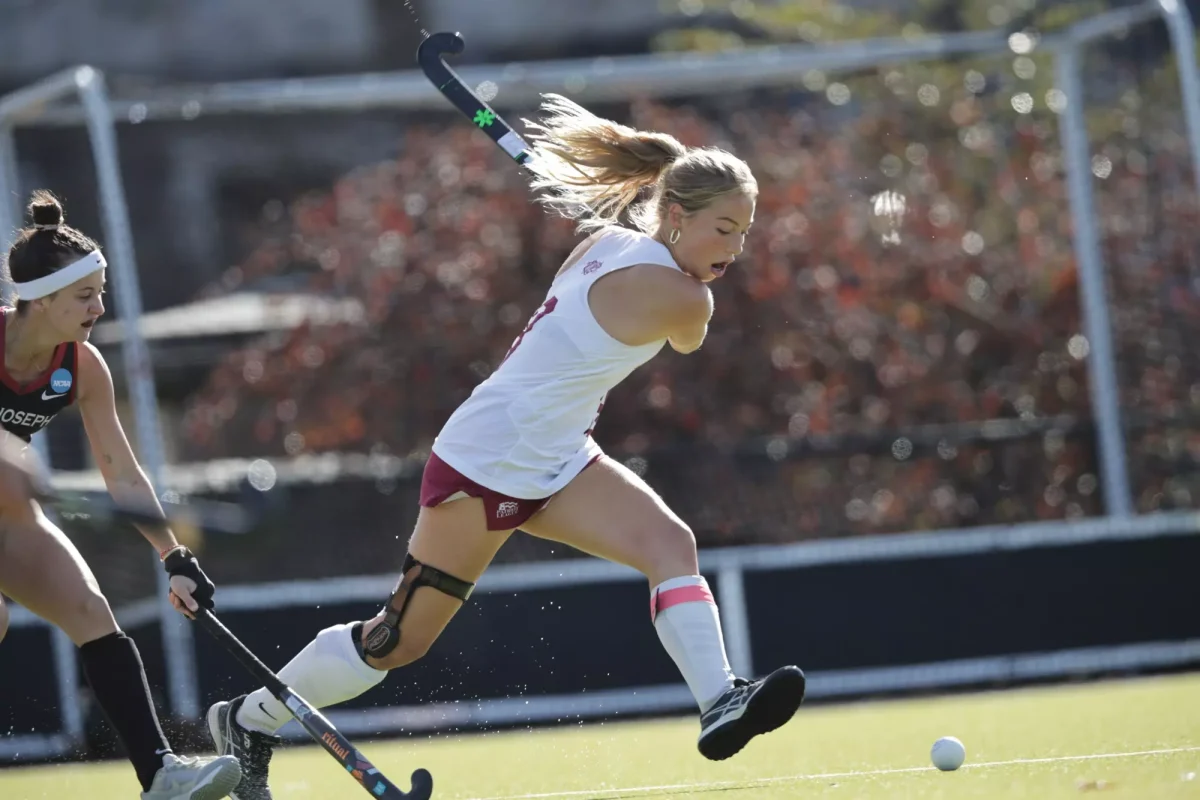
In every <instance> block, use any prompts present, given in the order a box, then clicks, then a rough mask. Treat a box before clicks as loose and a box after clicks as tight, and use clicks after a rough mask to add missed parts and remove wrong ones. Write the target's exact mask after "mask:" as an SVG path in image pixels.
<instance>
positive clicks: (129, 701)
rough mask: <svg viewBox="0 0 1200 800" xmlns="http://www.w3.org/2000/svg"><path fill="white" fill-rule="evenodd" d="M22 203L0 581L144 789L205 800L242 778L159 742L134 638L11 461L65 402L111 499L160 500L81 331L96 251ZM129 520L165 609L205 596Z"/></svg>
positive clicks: (89, 316) (5, 337)
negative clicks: (83, 678) (35, 620)
mask: <svg viewBox="0 0 1200 800" xmlns="http://www.w3.org/2000/svg"><path fill="white" fill-rule="evenodd" d="M29 210H30V213H31V214H32V217H33V225H32V226H31V227H28V228H25V229H23V230H22V231H20V232H19V234H18V235H17V239H16V241H15V242H14V243H13V245H12V247H11V249H10V250H9V252H8V262H7V268H8V275H7V276H6V277H7V278H8V279H9V280H11V281H12V283H13V285H14V288H15V289H16V293H17V297H18V301H17V305H16V308H3V309H2V310H0V313H2V318H0V351H2V352H3V354H4V358H3V363H2V364H0V427H2V428H3V430H2V431H0V438H3V440H4V444H5V445H6V447H5V450H6V451H7V452H8V453H9V454H10V455H8V456H6V460H5V462H4V465H3V469H2V472H0V475H2V477H0V591H2V592H3V593H4V594H6V595H8V596H9V597H11V598H13V599H14V600H16V601H17V602H18V603H20V604H21V605H23V606H25V607H26V608H28V609H29V610H30V611H32V612H33V613H35V614H37V615H38V616H40V617H42V618H43V619H45V620H47V621H49V622H51V623H53V624H54V625H56V626H58V627H59V628H61V629H62V630H63V632H65V633H66V634H67V636H69V637H70V638H71V641H73V642H74V643H75V645H76V646H77V647H78V648H79V654H80V657H81V659H82V661H83V669H84V672H85V673H86V675H87V679H88V683H89V684H90V685H91V687H92V692H93V693H94V694H95V697H96V702H97V703H99V704H100V707H101V708H102V709H103V710H104V713H105V714H106V715H107V717H108V719H109V721H110V722H111V723H112V726H113V728H115V729H116V732H117V736H118V737H119V738H120V740H121V743H122V744H123V745H124V747H125V752H126V753H127V754H128V756H129V760H130V761H131V762H132V763H133V768H134V771H135V772H136V773H137V777H138V780H139V781H140V782H141V784H142V789H143V790H144V791H143V792H142V798H144V800H217V799H218V798H222V797H226V796H228V794H229V791H230V790H231V789H233V787H234V786H236V785H237V782H238V780H239V779H240V778H241V768H240V766H239V765H238V762H237V759H236V758H232V757H229V756H220V757H218V758H191V757H186V756H177V755H175V754H174V752H172V750H171V745H170V744H168V743H167V740H166V738H165V737H164V736H163V732H162V727H161V726H160V725H159V722H158V717H157V716H156V714H155V710H154V704H153V701H152V700H151V698H150V689H149V686H148V684H147V682H146V674H145V672H144V670H143V669H142V659H141V656H140V655H139V653H138V649H137V646H136V645H135V644H134V642H133V640H132V639H130V638H129V637H128V636H126V635H125V634H124V633H123V632H122V631H121V629H120V628H119V627H118V626H117V622H116V620H115V619H114V618H113V614H112V611H111V610H110V609H109V606H108V601H107V600H105V598H104V595H103V594H101V593H100V587H99V586H98V585H97V583H96V579H95V577H94V576H93V575H92V572H91V570H90V569H88V566H87V564H86V563H84V561H83V558H82V557H81V556H80V554H79V551H78V550H77V549H76V548H75V546H74V545H73V544H72V543H71V541H70V540H69V539H68V538H67V537H66V536H64V535H63V533H62V531H60V530H59V529H58V528H56V527H55V526H54V524H53V523H52V522H50V520H48V519H47V518H46V516H45V515H44V514H43V513H42V511H41V509H40V508H39V507H38V505H37V503H36V502H34V501H33V500H32V499H31V491H30V490H31V484H30V483H29V481H28V480H27V477H28V476H27V475H26V474H25V473H22V472H21V471H20V469H19V468H18V467H17V466H16V464H15V463H14V462H13V461H12V460H11V459H12V458H13V456H12V455H11V454H12V453H13V452H14V450H16V451H17V452H19V451H20V450H22V449H24V448H25V447H26V446H27V445H28V443H29V441H30V439H31V437H32V436H33V434H34V433H36V432H38V431H39V430H41V429H43V428H45V427H46V426H47V425H49V424H50V421H51V420H53V419H54V417H55V415H56V414H58V412H60V411H62V410H63V409H64V408H66V407H67V406H69V405H71V404H72V403H78V404H79V410H80V412H81V414H82V416H83V422H84V427H85V428H86V430H87V436H88V441H89V442H90V444H91V447H92V453H93V455H94V457H95V460H96V464H97V466H98V467H99V468H100V472H101V474H102V475H103V476H104V482H105V484H106V485H107V487H108V490H109V492H110V493H111V494H112V496H113V499H114V500H116V501H117V502H119V503H123V504H127V505H129V506H133V507H137V508H144V509H154V510H155V512H156V513H161V506H160V505H159V503H158V498H157V497H156V496H155V494H154V489H153V488H152V487H151V486H150V482H149V481H148V480H147V479H146V476H145V474H144V473H143V472H142V470H141V467H140V466H139V465H138V463H137V459H136V458H135V457H134V455H133V451H132V450H131V449H130V447H129V442H128V441H127V440H126V438H125V433H124V431H123V430H122V428H121V423H120V421H119V420H118V419H117V411H116V405H115V402H114V399H113V384H112V376H111V375H110V374H109V371H108V366H107V365H106V364H105V363H104V359H103V358H102V357H101V356H100V353H99V351H97V350H96V348H95V347H93V346H92V345H91V344H89V343H88V341H87V340H88V336H89V334H90V332H91V329H92V326H93V325H94V324H95V322H96V320H97V319H99V318H100V315H101V314H103V313H104V301H103V299H102V295H103V293H104V272H105V261H104V257H103V256H102V255H101V254H100V250H99V248H98V247H97V245H96V243H95V242H93V241H92V240H91V239H89V238H88V237H87V236H85V235H83V234H82V233H80V232H79V231H77V230H75V229H74V228H71V227H69V226H67V225H65V224H64V223H63V210H62V206H61V205H60V204H59V202H58V200H57V199H55V198H54V197H53V196H52V195H50V194H49V193H47V192H37V193H35V194H34V196H33V201H32V202H31V203H30V206H29ZM29 455H30V457H32V454H29ZM23 475H25V478H23V477H22V476H23ZM141 532H142V534H143V535H144V536H145V537H146V539H148V540H149V541H150V543H151V544H152V545H154V546H155V548H157V550H158V552H159V554H160V556H161V557H162V559H163V562H164V567H165V569H166V570H167V572H168V573H170V575H171V601H172V603H173V604H174V606H175V608H177V609H179V610H180V611H181V612H183V613H187V612H188V611H195V610H197V609H198V608H199V607H200V606H201V605H205V606H210V605H211V603H212V596H213V589H214V587H213V584H212V582H211V581H209V579H208V578H207V577H206V576H205V574H204V572H202V571H201V569H200V565H199V564H198V563H197V561H196V558H195V557H194V556H193V555H192V554H191V553H190V552H189V551H188V550H187V548H185V547H183V546H182V545H180V544H179V543H178V542H177V541H176V540H175V535H174V533H172V531H171V530H170V528H168V527H167V526H166V525H165V524H164V525H163V526H161V527H151V526H145V527H142V528H141ZM0 658H3V655H2V653H0Z"/></svg>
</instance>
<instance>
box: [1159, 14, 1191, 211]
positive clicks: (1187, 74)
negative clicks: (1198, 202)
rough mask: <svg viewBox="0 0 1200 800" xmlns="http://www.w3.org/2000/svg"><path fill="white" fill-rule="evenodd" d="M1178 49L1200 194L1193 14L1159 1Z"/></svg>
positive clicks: (1176, 57)
mask: <svg viewBox="0 0 1200 800" xmlns="http://www.w3.org/2000/svg"><path fill="white" fill-rule="evenodd" d="M1158 4H1159V7H1160V8H1161V9H1162V12H1163V19H1164V20H1165V21H1166V23H1167V32H1168V33H1169V34H1170V36H1171V45H1172V46H1173V47H1174V49H1175V61H1176V67H1177V69H1178V70H1179V87H1180V94H1182V95H1183V114H1184V118H1185V119H1186V120H1187V133H1188V135H1187V139H1188V144H1189V145H1190V146H1191V150H1192V171H1193V172H1194V173H1195V177H1196V188H1197V191H1200V74H1198V73H1197V68H1196V40H1195V38H1194V37H1195V35H1196V34H1195V32H1194V30H1193V28H1192V15H1191V14H1189V13H1188V10H1187V5H1186V4H1184V3H1180V2H1178V0H1158Z"/></svg>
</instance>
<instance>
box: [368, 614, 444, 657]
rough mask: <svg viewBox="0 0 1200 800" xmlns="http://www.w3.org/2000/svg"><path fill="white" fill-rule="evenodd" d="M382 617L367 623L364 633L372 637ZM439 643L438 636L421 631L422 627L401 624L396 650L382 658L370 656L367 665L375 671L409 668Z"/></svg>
mask: <svg viewBox="0 0 1200 800" xmlns="http://www.w3.org/2000/svg"><path fill="white" fill-rule="evenodd" d="M382 619H383V618H382V617H380V618H378V619H376V620H372V621H371V622H369V623H367V624H366V625H365V626H364V627H365V631H364V633H365V634H366V635H370V632H371V630H372V628H373V627H374V625H376V624H379V623H381V622H382ZM435 641H437V634H435V633H434V634H431V633H428V632H426V631H423V630H421V626H420V625H415V624H412V623H411V622H410V623H409V624H405V623H403V622H402V623H401V624H400V641H399V642H398V643H397V644H396V646H395V648H394V649H393V650H392V651H391V652H389V653H387V654H386V655H382V656H378V657H376V656H369V658H368V659H367V663H368V664H370V665H371V666H372V667H374V668H375V669H384V670H392V669H398V668H399V667H404V666H408V665H409V664H412V663H413V662H415V661H419V660H421V659H422V658H424V657H425V654H426V653H428V652H429V648H430V647H433V643H434V642H435Z"/></svg>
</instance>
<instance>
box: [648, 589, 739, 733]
mask: <svg viewBox="0 0 1200 800" xmlns="http://www.w3.org/2000/svg"><path fill="white" fill-rule="evenodd" d="M650 618H651V620H653V622H654V629H655V630H656V631H658V638H659V640H660V641H662V643H663V647H665V648H666V650H667V654H668V655H670V656H671V658H672V659H673V660H674V661H675V666H677V667H679V671H680V672H681V673H683V679H684V680H685V681H687V685H688V688H689V689H691V690H692V696H693V697H695V698H696V703H697V704H698V705H699V706H700V710H701V711H704V710H706V709H707V708H708V707H709V706H711V705H712V703H713V701H714V700H716V699H717V698H718V697H720V696H721V693H722V692H724V691H725V690H726V689H728V688H729V687H730V686H732V685H733V670H731V669H730V668H729V659H728V657H727V656H726V655H725V638H724V637H723V636H722V635H721V618H720V615H719V614H718V613H717V603H716V601H715V600H713V596H712V592H711V591H709V588H708V581H706V580H704V577H703V576H701V575H685V576H684V577H682V578H672V579H671V580H669V581H663V582H662V583H660V584H659V585H658V586H656V587H654V588H653V589H651V590H650Z"/></svg>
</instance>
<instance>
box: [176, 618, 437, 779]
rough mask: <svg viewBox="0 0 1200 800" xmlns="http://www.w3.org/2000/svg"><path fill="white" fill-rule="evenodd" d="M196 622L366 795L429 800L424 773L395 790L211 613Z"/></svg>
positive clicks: (416, 773) (428, 777)
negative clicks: (404, 788) (406, 787)
mask: <svg viewBox="0 0 1200 800" xmlns="http://www.w3.org/2000/svg"><path fill="white" fill-rule="evenodd" d="M196 621H197V622H199V623H200V626H201V627H203V628H204V629H205V630H206V631H208V632H209V633H210V634H212V636H213V638H215V639H216V640H217V641H218V642H220V643H221V644H222V645H223V646H224V647H225V649H226V650H228V651H229V652H230V653H232V654H233V655H234V657H236V658H237V660H238V661H241V662H242V666H244V667H245V668H246V669H247V670H249V672H250V674H251V675H253V676H254V678H255V679H256V680H258V681H261V682H262V684H263V685H264V686H266V687H267V691H269V692H270V693H271V694H273V695H275V697H276V698H278V699H279V702H281V703H283V704H284V705H285V706H287V708H288V710H289V711H291V712H292V715H293V716H294V717H295V718H296V721H297V722H299V723H300V725H301V726H303V728H304V730H306V731H308V735H309V736H311V737H312V738H313V739H314V740H315V741H316V742H317V744H319V745H321V746H322V747H324V748H325V751H326V752H328V753H329V754H330V755H331V756H333V757H334V758H335V759H337V761H338V763H339V764H341V765H342V766H343V767H345V768H346V771H347V772H349V773H350V776H351V777H353V778H354V779H355V780H356V781H358V782H359V783H360V784H361V785H362V787H363V789H365V790H366V791H367V792H368V793H369V794H371V795H373V796H374V797H379V798H383V800H429V798H430V797H431V796H432V795H433V776H432V775H430V774H429V771H428V770H424V769H419V770H417V771H416V772H414V773H413V774H412V789H411V790H409V791H408V792H402V791H401V790H400V789H399V788H397V786H396V785H395V784H394V783H392V782H391V781H389V780H388V779H387V778H386V777H384V775H383V773H382V772H380V771H379V770H378V769H376V768H375V765H373V764H372V763H371V762H370V761H368V760H367V757H366V756H364V755H363V754H362V753H361V752H359V750H358V748H356V747H355V746H354V745H353V744H351V743H350V740H349V739H347V738H346V737H345V736H343V735H342V733H341V731H339V730H338V729H337V728H335V727H333V723H332V722H330V721H329V720H328V719H327V718H326V717H325V715H324V714H322V713H321V712H320V711H318V710H317V709H315V708H313V707H312V706H310V705H309V704H308V703H307V702H306V701H305V700H304V698H303V697H301V696H300V695H298V694H296V693H295V692H294V691H292V690H291V689H290V688H289V687H288V685H287V684H285V683H284V682H283V681H281V680H280V679H279V676H278V675H276V674H275V673H274V672H272V671H271V670H270V668H268V667H267V665H266V664H264V663H262V662H261V661H259V660H258V657H257V656H255V655H254V653H252V652H250V649H249V648H248V647H246V645H244V644H242V642H241V640H239V639H238V638H237V637H236V636H234V635H233V634H232V633H231V632H230V631H229V629H228V628H226V627H225V626H224V625H223V624H222V623H221V621H220V620H219V619H217V617H216V615H215V614H213V613H212V611H210V610H208V609H204V608H202V609H200V611H198V612H196Z"/></svg>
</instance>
